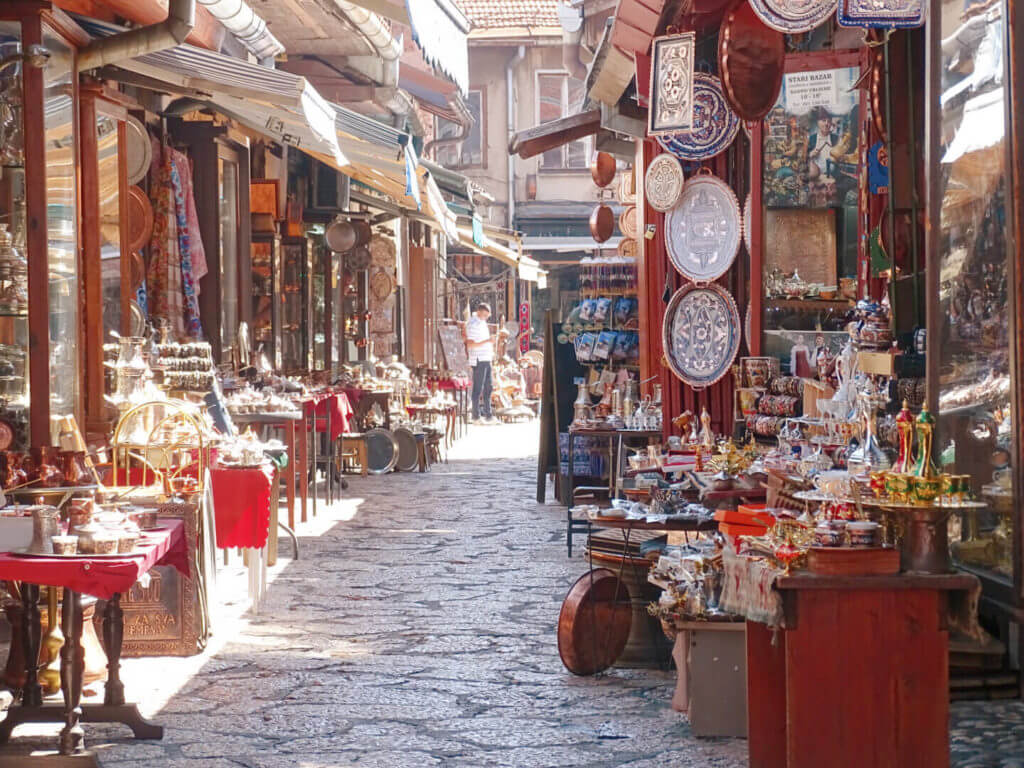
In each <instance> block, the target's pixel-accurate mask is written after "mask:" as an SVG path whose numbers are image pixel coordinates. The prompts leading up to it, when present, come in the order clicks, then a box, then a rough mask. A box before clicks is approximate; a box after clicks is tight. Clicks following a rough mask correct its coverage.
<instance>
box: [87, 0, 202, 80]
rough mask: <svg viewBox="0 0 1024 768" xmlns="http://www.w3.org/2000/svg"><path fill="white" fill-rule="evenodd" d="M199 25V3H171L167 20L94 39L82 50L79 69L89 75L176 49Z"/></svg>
mask: <svg viewBox="0 0 1024 768" xmlns="http://www.w3.org/2000/svg"><path fill="white" fill-rule="evenodd" d="M195 25H196V2H195V0H170V2H169V3H168V5H167V18H166V19H164V20H163V21H158V22H157V23H156V24H150V25H148V26H145V27H137V28H135V29H129V30H128V31H127V32H121V33H119V34H116V35H113V36H112V37H105V38H103V39H101V40H94V41H93V42H91V43H89V44H88V45H87V46H85V47H84V48H82V49H81V50H79V52H78V70H79V71H80V72H85V71H86V70H90V69H98V68H99V67H102V66H105V65H107V64H114V63H116V62H119V61H124V60H125V59H133V58H135V57H136V56H143V55H145V54H147V53H154V52H156V51H162V50H165V49H167V48H173V47H174V46H176V45H178V44H179V43H183V42H185V38H186V37H188V35H189V33H190V32H191V31H192V29H193V28H194V27H195Z"/></svg>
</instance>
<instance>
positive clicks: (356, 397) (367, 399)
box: [344, 387, 392, 432]
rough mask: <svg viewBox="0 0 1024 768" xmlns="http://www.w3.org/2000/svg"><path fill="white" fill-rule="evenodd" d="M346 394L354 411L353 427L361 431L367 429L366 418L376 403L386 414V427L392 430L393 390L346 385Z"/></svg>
mask: <svg viewBox="0 0 1024 768" xmlns="http://www.w3.org/2000/svg"><path fill="white" fill-rule="evenodd" d="M344 394H345V396H346V397H347V398H348V401H349V403H351V404H352V410H353V411H354V413H353V416H352V421H353V422H354V425H353V429H356V430H359V431H360V432H365V431H366V418H367V416H368V415H369V413H370V410H371V409H372V408H373V406H374V405H376V406H378V407H379V408H380V410H381V413H383V414H384V429H386V430H388V431H389V432H390V431H391V395H392V392H390V391H383V392H381V391H371V390H368V389H357V388H354V387H346V388H345V390H344Z"/></svg>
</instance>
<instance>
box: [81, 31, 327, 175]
mask: <svg viewBox="0 0 1024 768" xmlns="http://www.w3.org/2000/svg"><path fill="white" fill-rule="evenodd" d="M82 26H83V27H84V28H85V29H86V30H87V31H88V32H89V33H90V34H93V35H95V36H97V37H109V36H110V35H113V34H116V33H117V32H120V31H122V28H121V27H118V26H116V25H113V24H106V23H103V22H98V21H95V20H92V19H83V20H82ZM116 69H119V70H123V71H125V72H129V73H133V74H135V75H137V76H139V77H140V78H142V81H141V82H140V84H142V85H144V86H145V85H147V83H148V87H157V88H159V87H160V85H161V84H162V85H163V86H166V88H167V90H169V91H171V92H173V93H180V94H182V95H185V96H190V97H192V98H194V99H196V100H198V101H201V102H206V103H208V104H209V105H210V107H212V108H213V109H215V110H217V111H219V112H222V113H223V114H225V115H227V116H229V117H231V118H233V119H235V120H238V122H240V123H242V124H243V125H246V126H248V127H249V128H251V129H252V130H254V131H258V132H259V133H262V134H264V135H266V136H269V137H271V138H273V139H274V140H275V141H278V142H280V143H282V144H288V145H290V146H293V147H297V148H298V149H301V150H302V151H304V152H311V153H319V154H322V155H327V156H329V157H331V158H333V159H334V160H335V162H336V163H337V164H339V165H344V164H345V163H346V158H345V155H344V154H343V153H342V151H341V148H340V147H339V146H338V138H337V133H336V130H335V111H334V108H333V107H332V106H331V104H330V103H329V102H328V101H326V100H325V99H324V98H323V97H322V96H321V95H320V94H319V93H318V92H317V90H316V89H315V88H314V87H313V86H312V85H311V84H310V83H309V82H308V81H307V80H306V79H305V78H304V77H299V76H298V75H293V74H291V73H289V72H284V71H282V70H279V69H270V68H268V67H261V66H259V65H257V64H250V63H249V62H247V61H243V60H241V59H235V58H232V57H231V56H225V55H223V54H220V53H215V52H214V51H208V50H205V49H203V48H196V47H195V46H191V45H186V44H182V45H176V46H174V47H173V48H168V49H166V50H163V51H157V52H156V53H147V54H144V55H142V56H138V57H136V58H133V59H125V60H124V61H121V62H118V64H117V66H116Z"/></svg>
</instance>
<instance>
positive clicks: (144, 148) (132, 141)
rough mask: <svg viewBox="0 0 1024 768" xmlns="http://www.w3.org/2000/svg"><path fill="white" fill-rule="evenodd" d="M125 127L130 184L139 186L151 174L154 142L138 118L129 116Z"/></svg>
mask: <svg viewBox="0 0 1024 768" xmlns="http://www.w3.org/2000/svg"><path fill="white" fill-rule="evenodd" d="M124 127H125V152H124V154H125V157H126V159H127V165H128V183H129V184H138V183H139V182H140V181H142V180H143V179H144V178H146V174H147V173H149V166H150V164H151V163H152V162H153V142H152V141H151V140H150V138H149V132H148V131H147V130H146V126H145V125H143V124H142V121H140V120H139V119H138V118H135V117H132V116H131V115H128V117H127V119H126V120H125V123H124Z"/></svg>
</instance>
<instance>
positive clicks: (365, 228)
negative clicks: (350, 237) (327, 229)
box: [352, 219, 373, 245]
mask: <svg viewBox="0 0 1024 768" xmlns="http://www.w3.org/2000/svg"><path fill="white" fill-rule="evenodd" d="M352 226H353V227H354V228H355V231H356V245H366V244H367V243H369V242H370V238H371V237H372V236H373V230H372V229H371V228H370V223H369V222H368V221H363V220H362V219H353V220H352Z"/></svg>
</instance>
